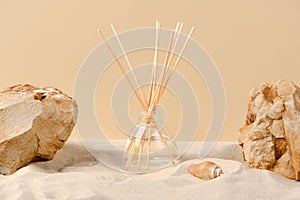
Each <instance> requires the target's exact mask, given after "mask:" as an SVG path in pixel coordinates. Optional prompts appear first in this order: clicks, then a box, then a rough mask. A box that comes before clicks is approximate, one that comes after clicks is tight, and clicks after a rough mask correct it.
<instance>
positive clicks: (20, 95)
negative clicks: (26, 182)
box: [0, 84, 78, 174]
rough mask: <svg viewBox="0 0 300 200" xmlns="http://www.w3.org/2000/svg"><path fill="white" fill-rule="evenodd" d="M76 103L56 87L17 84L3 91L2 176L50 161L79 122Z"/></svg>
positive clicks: (0, 100) (0, 114) (0, 110)
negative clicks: (32, 162)
mask: <svg viewBox="0 0 300 200" xmlns="http://www.w3.org/2000/svg"><path fill="white" fill-rule="evenodd" d="M77 113H78V108H77V104H76V102H75V101H74V100H73V99H72V98H71V97H69V96H67V95H66V94H64V93H62V92H61V91H60V90H58V89H55V88H50V87H49V88H37V87H34V86H31V85H28V84H26V85H15V86H12V87H8V88H4V89H1V90H0V173H1V174H12V173H14V172H15V171H16V170H17V169H18V168H20V167H22V166H24V165H26V164H28V163H29V162H31V161H36V160H50V159H52V158H53V157H54V155H55V153H56V152H57V151H58V150H59V149H60V148H62V146H63V145H64V142H65V141H66V140H67V139H68V137H69V135H70V134H71V132H72V129H73V127H74V125H75V123H76V119H77Z"/></svg>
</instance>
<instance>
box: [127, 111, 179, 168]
mask: <svg viewBox="0 0 300 200" xmlns="http://www.w3.org/2000/svg"><path fill="white" fill-rule="evenodd" d="M157 111H158V110H157V109H156V108H155V109H154V110H152V111H150V112H147V111H144V110H142V111H140V116H139V124H137V125H136V127H135V128H134V130H133V132H132V134H131V135H129V136H128V139H127V142H126V145H125V151H124V156H123V167H124V169H125V170H126V171H131V172H137V173H143V172H147V171H153V170H157V169H161V168H164V167H167V166H170V165H175V164H176V163H177V161H178V159H179V153H178V150H177V146H176V143H175V141H174V138H173V136H172V134H170V133H169V132H168V131H167V129H166V128H164V127H163V126H162V125H161V121H160V117H159V113H158V112H157Z"/></svg>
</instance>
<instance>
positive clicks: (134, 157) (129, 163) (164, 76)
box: [97, 21, 194, 173]
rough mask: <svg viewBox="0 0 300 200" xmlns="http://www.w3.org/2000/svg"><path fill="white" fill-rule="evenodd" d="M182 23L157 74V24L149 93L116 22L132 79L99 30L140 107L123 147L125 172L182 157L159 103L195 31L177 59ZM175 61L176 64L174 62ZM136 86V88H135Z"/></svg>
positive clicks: (167, 163) (172, 162)
mask: <svg viewBox="0 0 300 200" xmlns="http://www.w3.org/2000/svg"><path fill="white" fill-rule="evenodd" d="M182 27H183V23H181V22H178V23H177V25H176V28H175V29H174V30H173V31H172V34H171V37H170V40H169V46H168V49H167V51H166V57H165V61H164V63H163V69H162V70H161V73H160V75H159V76H158V73H157V71H158V70H157V68H158V53H159V51H158V50H159V34H160V29H161V27H160V23H159V22H158V21H156V24H155V38H156V39H155V48H154V56H153V65H152V74H151V82H150V84H149V92H148V96H147V97H146V95H145V94H144V92H143V90H142V87H141V85H140V84H139V81H138V78H137V77H136V75H135V73H134V71H133V67H132V65H131V62H130V61H129V58H128V56H127V55H126V51H125V50H124V48H123V45H122V42H121V41H120V38H119V36H118V33H117V31H116V29H115V27H114V26H113V25H111V29H112V31H113V33H114V35H115V38H116V40H117V42H118V45H119V47H120V49H121V50H122V53H123V55H124V58H125V60H126V63H127V65H128V68H129V71H128V73H130V75H132V77H133V81H132V80H131V79H130V78H129V77H128V73H127V71H126V69H125V68H124V67H123V66H122V64H121V62H120V61H119V59H118V58H117V57H116V54H115V53H114V51H113V49H112V47H111V45H110V44H109V43H108V41H107V40H106V38H105V37H104V35H103V33H102V32H101V30H99V29H98V30H97V31H98V33H99V35H100V36H101V37H102V38H103V40H104V42H105V44H106V46H107V48H108V50H109V51H110V52H111V54H112V56H113V57H114V60H115V62H116V63H117V65H118V67H119V68H120V70H121V72H122V74H123V76H124V77H125V78H126V80H127V82H128V84H129V86H130V87H131V89H132V91H133V94H134V95H135V98H136V99H137V101H138V103H139V104H140V106H141V111H140V116H139V123H138V124H137V125H136V127H135V128H134V130H133V131H132V133H130V134H128V139H127V142H126V145H125V148H124V156H123V168H124V169H125V170H126V171H131V172H137V173H143V172H148V171H153V170H157V169H160V168H163V167H166V166H170V165H176V163H177V162H178V159H179V156H180V155H179V153H178V150H177V146H176V142H175V140H174V136H173V135H172V133H170V132H169V131H168V130H167V129H166V128H165V127H164V126H161V124H160V123H161V122H160V117H159V109H158V105H159V102H160V100H161V98H162V96H163V94H164V92H165V90H166V88H167V85H168V83H169V81H170V80H171V78H172V76H173V75H174V72H175V71H176V69H177V67H178V63H179V61H180V59H181V57H182V54H183V52H184V50H185V48H186V46H187V44H188V41H189V39H190V37H191V35H192V33H193V31H194V27H192V28H191V30H190V32H189V34H188V36H187V38H186V40H185V42H184V44H183V46H182V49H181V51H180V53H179V55H178V56H177V57H176V60H175V62H173V59H174V57H175V56H174V52H175V49H176V46H177V42H178V39H179V36H180V34H181V30H182ZM172 64H173V65H172ZM135 86H136V87H135Z"/></svg>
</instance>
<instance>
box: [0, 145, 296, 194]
mask: <svg viewBox="0 0 300 200" xmlns="http://www.w3.org/2000/svg"><path fill="white" fill-rule="evenodd" d="M198 152H199V144H198V143H194V144H193V146H192V147H191V148H190V150H189V151H188V152H187V153H186V154H185V155H184V156H183V158H182V162H181V163H179V164H178V165H177V166H175V167H169V168H166V169H163V170H160V171H156V172H152V173H149V174H143V175H137V174H126V173H122V172H119V171H116V170H113V169H110V168H108V167H106V166H104V165H103V164H101V163H99V162H97V160H95V158H94V157H93V156H91V155H90V154H89V153H88V152H87V151H86V150H85V148H84V147H83V145H82V144H81V143H80V142H79V141H69V142H67V143H66V144H65V146H64V147H63V149H62V150H60V151H59V152H58V153H57V154H56V156H55V158H54V159H53V160H51V161H47V162H36V163H31V164H29V165H28V166H26V167H24V168H22V169H19V170H18V171H17V172H16V173H14V174H13V175H10V176H3V175H0V199H1V200H5V199H24V200H28V199H38V200H42V199H139V200H142V199H151V200H153V199H180V200H183V199H300V182H297V181H293V180H289V179H287V178H284V177H282V176H280V175H277V174H275V173H272V172H269V171H265V170H256V169H251V168H249V167H248V166H247V165H246V164H244V163H243V162H242V160H241V149H240V147H239V146H238V145H237V144H236V143H218V144H217V145H216V147H215V148H214V150H213V151H212V152H211V153H210V154H209V155H208V157H207V158H206V159H205V160H211V161H214V162H216V163H217V164H219V165H220V166H221V168H222V169H223V170H224V172H225V174H224V175H222V176H221V177H218V178H216V179H213V180H210V181H204V180H201V179H198V178H196V177H193V176H192V175H191V174H189V172H188V171H187V166H189V165H190V164H192V163H198V162H201V161H203V160H200V159H198Z"/></svg>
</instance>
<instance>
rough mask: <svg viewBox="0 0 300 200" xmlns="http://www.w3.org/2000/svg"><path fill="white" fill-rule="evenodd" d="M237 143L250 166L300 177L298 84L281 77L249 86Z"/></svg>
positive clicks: (299, 102) (299, 97)
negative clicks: (248, 95)
mask: <svg viewBox="0 0 300 200" xmlns="http://www.w3.org/2000/svg"><path fill="white" fill-rule="evenodd" d="M240 133H241V135H240V138H239V144H240V145H241V146H242V148H243V156H244V159H245V160H246V161H247V162H248V164H249V166H250V167H254V168H259V169H268V170H272V171H274V172H276V173H278V174H281V175H283V176H285V177H287V178H290V179H296V180H300V88H299V87H298V86H296V85H295V84H294V83H292V82H290V81H286V80H280V81H278V82H277V83H273V84H266V83H263V84H261V86H260V87H257V88H255V89H252V90H251V92H250V98H249V102H248V113H247V117H246V122H245V125H244V126H243V127H242V128H241V129H240Z"/></svg>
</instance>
